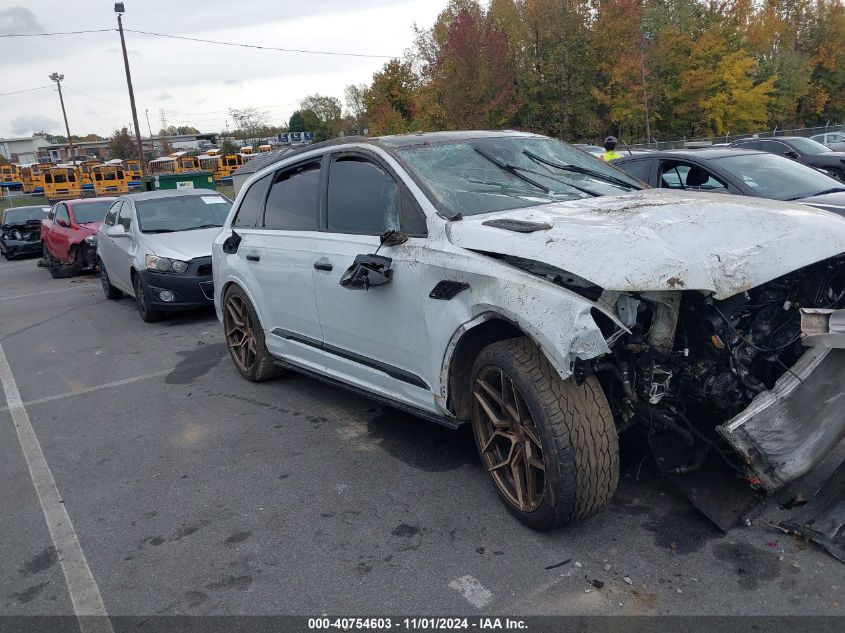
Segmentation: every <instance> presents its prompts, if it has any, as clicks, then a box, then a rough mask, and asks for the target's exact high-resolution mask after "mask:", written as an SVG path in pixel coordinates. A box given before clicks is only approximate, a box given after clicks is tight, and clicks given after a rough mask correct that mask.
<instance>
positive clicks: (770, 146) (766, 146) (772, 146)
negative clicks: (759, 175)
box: [760, 141, 789, 156]
mask: <svg viewBox="0 0 845 633" xmlns="http://www.w3.org/2000/svg"><path fill="white" fill-rule="evenodd" d="M760 149H761V150H763V151H764V152H769V153H770V154H778V155H779V156H786V152H788V151H789V147H787V146H786V145H784V144H783V143H780V142H778V141H760Z"/></svg>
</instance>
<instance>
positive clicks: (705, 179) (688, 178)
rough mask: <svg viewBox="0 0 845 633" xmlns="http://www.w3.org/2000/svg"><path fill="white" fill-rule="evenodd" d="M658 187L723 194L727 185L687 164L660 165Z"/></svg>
mask: <svg viewBox="0 0 845 633" xmlns="http://www.w3.org/2000/svg"><path fill="white" fill-rule="evenodd" d="M660 178H661V183H660V186H661V187H663V188H668V189H698V190H701V191H715V192H717V193H718V192H724V191H726V190H727V185H726V184H725V183H723V182H722V181H721V180H719V179H718V178H716V177H715V176H713V174H711V173H710V172H709V171H707V170H706V169H704V168H702V167H699V166H698V165H689V164H687V163H667V162H663V163H661V164H660Z"/></svg>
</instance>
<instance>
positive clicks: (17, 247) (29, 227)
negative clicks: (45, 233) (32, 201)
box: [0, 206, 50, 259]
mask: <svg viewBox="0 0 845 633" xmlns="http://www.w3.org/2000/svg"><path fill="white" fill-rule="evenodd" d="M49 210H50V207H40V206H38V207H17V208H12V209H6V212H5V213H4V214H3V223H2V224H1V225H0V253H2V254H3V255H4V256H5V257H6V259H12V258H14V257H19V256H22V255H40V254H41V220H43V219H44V218H46V217H47V212H48V211H49Z"/></svg>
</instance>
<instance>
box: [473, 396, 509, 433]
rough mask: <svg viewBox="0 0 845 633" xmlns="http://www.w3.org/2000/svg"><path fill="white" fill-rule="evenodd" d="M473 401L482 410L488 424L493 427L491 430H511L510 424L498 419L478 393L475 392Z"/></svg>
mask: <svg viewBox="0 0 845 633" xmlns="http://www.w3.org/2000/svg"><path fill="white" fill-rule="evenodd" d="M475 399H476V400H477V401H478V404H480V405H481V408H482V409H484V413H486V414H487V418H488V419H489V420H490V423H491V424H492V425H493V428H496V429H509V428H511V423H510V422H508V421H507V420H503V419H502V418H500V417H499V415H498V414H497V413H495V412H494V411H493V408H492V407H491V406H490V404H489V403H488V402H487V400H486V399H485V398H484V396H482V395H481V394H480V393H479V392H478V391H476V392H475Z"/></svg>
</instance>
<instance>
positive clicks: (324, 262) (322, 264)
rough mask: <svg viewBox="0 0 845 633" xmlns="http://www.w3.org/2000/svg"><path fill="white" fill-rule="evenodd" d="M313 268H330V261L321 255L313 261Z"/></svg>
mask: <svg viewBox="0 0 845 633" xmlns="http://www.w3.org/2000/svg"><path fill="white" fill-rule="evenodd" d="M314 268H316V269H317V270H331V269H332V263H331V262H330V261H329V260H328V259H326V258H325V257H321V258H320V259H318V260H317V261H316V262H314Z"/></svg>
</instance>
